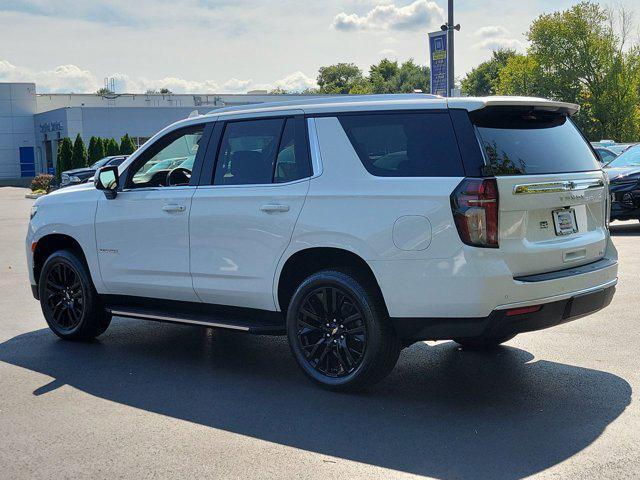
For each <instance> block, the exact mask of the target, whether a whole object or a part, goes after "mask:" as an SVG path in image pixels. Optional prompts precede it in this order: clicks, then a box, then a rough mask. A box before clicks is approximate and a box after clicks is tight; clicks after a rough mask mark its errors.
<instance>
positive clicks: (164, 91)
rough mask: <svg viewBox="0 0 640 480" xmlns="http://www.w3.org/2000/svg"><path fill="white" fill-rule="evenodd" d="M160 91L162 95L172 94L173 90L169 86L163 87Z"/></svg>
mask: <svg viewBox="0 0 640 480" xmlns="http://www.w3.org/2000/svg"><path fill="white" fill-rule="evenodd" d="M160 93H161V94H162V95H171V94H172V93H173V92H172V91H171V90H169V89H168V88H161V89H160Z"/></svg>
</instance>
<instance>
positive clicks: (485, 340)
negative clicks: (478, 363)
mask: <svg viewBox="0 0 640 480" xmlns="http://www.w3.org/2000/svg"><path fill="white" fill-rule="evenodd" d="M514 337H515V335H504V336H502V337H476V338H454V339H453V341H454V342H456V343H457V344H458V345H460V346H461V347H462V348H463V349H464V350H491V349H494V348H497V347H498V346H500V345H501V344H503V343H504V342H508V341H509V340H511V339H512V338H514Z"/></svg>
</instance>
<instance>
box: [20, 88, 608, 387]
mask: <svg viewBox="0 0 640 480" xmlns="http://www.w3.org/2000/svg"><path fill="white" fill-rule="evenodd" d="M577 110H578V107H577V106H576V105H572V104H566V103H559V102H552V101H548V100H544V99H536V98H518V97H487V98H451V99H446V98H441V97H435V96H429V95H421V94H418V95H392V96H353V97H347V98H344V97H340V98H327V99H309V100H306V101H297V102H283V103H277V104H262V105H249V106H243V107H235V108H228V109H221V110H217V111H214V112H212V113H210V114H208V115H204V116H199V117H196V118H190V119H187V120H184V121H181V122H178V123H175V124H173V125H171V126H170V127H168V128H166V129H164V130H163V131H161V132H160V133H158V134H157V135H156V136H155V137H154V138H153V139H152V140H151V141H149V142H147V143H146V144H145V145H144V146H143V147H142V148H140V149H139V150H138V151H136V152H135V153H134V154H133V155H131V157H130V158H129V159H127V161H126V162H125V163H123V164H122V165H121V166H120V167H119V168H117V167H103V168H102V169H100V170H99V171H98V173H97V174H96V177H95V186H94V185H93V184H91V185H79V186H74V187H69V188H65V189H63V190H59V191H56V192H54V193H52V194H49V195H47V196H45V197H42V198H40V199H38V200H37V201H36V203H35V205H34V208H33V211H32V214H31V221H30V224H29V231H28V235H27V240H26V246H27V249H26V250H27V259H28V264H29V266H30V268H29V272H30V280H31V285H32V289H33V293H34V296H35V297H36V298H38V299H39V300H40V302H41V305H42V310H43V312H44V317H45V319H46V321H47V322H48V324H49V326H50V327H51V329H52V330H53V331H54V332H55V333H56V334H57V335H58V336H60V337H62V338H65V339H74V340H76V339H82V340H83V339H89V338H93V337H96V336H98V335H100V334H101V333H103V332H104V331H105V330H106V329H107V327H108V326H109V323H110V320H111V317H112V316H120V317H130V318H139V319H148V320H158V321H167V322H175V323H183V324H192V325H201V326H205V327H216V328H229V329H234V330H241V331H246V332H252V333H268V334H285V333H286V334H287V335H288V338H289V342H290V345H291V349H292V351H293V354H294V356H295V358H296V360H297V361H298V363H299V364H300V366H301V368H302V370H303V372H304V373H305V374H306V375H307V376H308V377H309V378H310V379H311V380H313V381H315V382H316V383H318V384H320V385H321V386H323V387H326V388H329V389H333V390H357V389H361V388H364V387H367V386H369V385H372V384H374V383H375V382H377V381H379V380H380V379H382V378H383V377H384V376H385V375H387V374H388V373H389V372H390V371H391V370H392V368H393V366H394V365H395V363H396V360H397V358H398V355H399V352H400V350H401V349H402V348H403V347H405V346H408V345H411V344H412V343H414V342H417V341H421V340H438V339H454V340H455V341H456V342H458V343H459V344H460V345H462V346H463V347H464V348H490V347H495V346H497V345H499V344H501V343H503V342H505V341H507V340H509V339H511V338H513V337H514V336H515V335H516V334H518V333H521V332H528V331H532V330H538V329H542V328H546V327H551V326H554V325H557V324H560V323H563V322H566V321H569V320H573V319H575V318H578V317H582V316H584V315H587V314H590V313H592V312H595V311H597V310H599V309H601V308H603V307H605V306H606V305H608V304H609V302H610V301H611V298H612V296H613V293H614V290H615V285H616V282H617V270H618V264H617V252H616V250H615V248H614V246H613V244H612V242H611V240H610V238H609V232H608V218H607V216H608V201H609V200H608V195H607V179H606V177H605V175H604V174H603V172H602V171H601V170H600V168H599V165H598V162H597V159H596V157H595V155H594V153H593V150H592V149H591V148H590V146H589V144H588V143H587V142H586V141H585V139H584V137H583V136H582V135H581V133H580V132H579V130H578V129H577V128H576V126H575V125H574V123H573V122H572V120H571V119H570V116H571V115H572V114H574V113H575V112H576V111H577ZM194 151H195V152H196V153H195V160H194V162H193V165H192V167H191V166H190V167H189V168H188V167H182V166H178V167H176V168H172V169H170V170H159V171H158V172H156V173H155V174H153V175H136V174H137V173H139V172H146V171H147V170H148V166H149V165H153V164H156V163H158V159H160V158H167V157H171V158H176V157H181V156H183V157H188V156H189V154H193V152H194ZM190 165H191V164H190Z"/></svg>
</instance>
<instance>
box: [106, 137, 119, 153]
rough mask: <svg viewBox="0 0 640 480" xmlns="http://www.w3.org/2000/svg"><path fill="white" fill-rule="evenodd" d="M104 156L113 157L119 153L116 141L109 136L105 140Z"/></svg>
mask: <svg viewBox="0 0 640 480" xmlns="http://www.w3.org/2000/svg"><path fill="white" fill-rule="evenodd" d="M105 150H106V156H108V157H113V156H115V155H120V147H119V146H118V142H116V140H115V139H114V138H110V139H108V140H106V148H105Z"/></svg>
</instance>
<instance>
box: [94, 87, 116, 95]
mask: <svg viewBox="0 0 640 480" xmlns="http://www.w3.org/2000/svg"><path fill="white" fill-rule="evenodd" d="M114 93H115V92H113V91H112V90H111V89H110V88H107V87H102V88H99V89H98V91H96V94H98V95H113V94H114Z"/></svg>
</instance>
